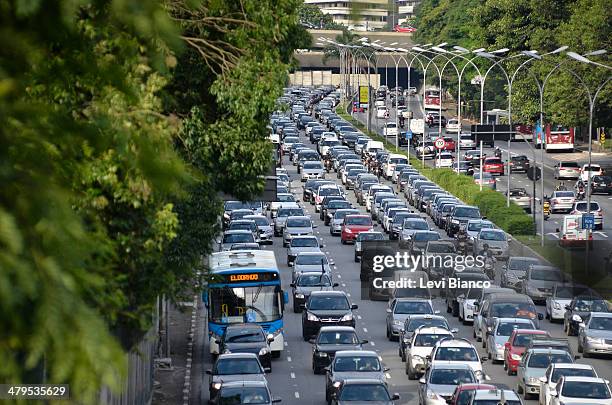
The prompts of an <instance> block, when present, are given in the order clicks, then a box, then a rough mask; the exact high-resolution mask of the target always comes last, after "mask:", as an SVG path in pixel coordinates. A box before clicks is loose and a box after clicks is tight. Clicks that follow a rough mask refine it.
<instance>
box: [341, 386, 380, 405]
mask: <svg viewBox="0 0 612 405" xmlns="http://www.w3.org/2000/svg"><path fill="white" fill-rule="evenodd" d="M339 399H340V401H359V402H362V401H390V400H391V398H390V396H389V392H388V391H387V389H386V388H385V386H384V385H383V384H348V385H345V386H344V388H343V389H342V391H341V392H340V398H339Z"/></svg>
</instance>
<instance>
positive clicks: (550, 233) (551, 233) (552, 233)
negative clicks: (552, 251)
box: [546, 232, 559, 239]
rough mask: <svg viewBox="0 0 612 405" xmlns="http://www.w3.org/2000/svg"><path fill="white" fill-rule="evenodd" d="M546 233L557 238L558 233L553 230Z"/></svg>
mask: <svg viewBox="0 0 612 405" xmlns="http://www.w3.org/2000/svg"><path fill="white" fill-rule="evenodd" d="M546 235H550V236H554V237H555V238H557V239H559V235H557V234H556V233H554V232H548V233H547V234H546Z"/></svg>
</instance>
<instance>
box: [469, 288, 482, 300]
mask: <svg viewBox="0 0 612 405" xmlns="http://www.w3.org/2000/svg"><path fill="white" fill-rule="evenodd" d="M481 295H482V288H470V289H469V291H468V293H467V299H469V300H475V299H478V298H480V296H481Z"/></svg>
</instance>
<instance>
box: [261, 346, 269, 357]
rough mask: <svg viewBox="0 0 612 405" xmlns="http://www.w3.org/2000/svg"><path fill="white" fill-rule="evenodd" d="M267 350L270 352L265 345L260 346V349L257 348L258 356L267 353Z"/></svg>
mask: <svg viewBox="0 0 612 405" xmlns="http://www.w3.org/2000/svg"><path fill="white" fill-rule="evenodd" d="M269 352H270V351H269V350H268V348H267V347H262V348H261V350H259V355H260V356H263V355H266V354H268V353H269Z"/></svg>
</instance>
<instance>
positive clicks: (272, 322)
mask: <svg viewBox="0 0 612 405" xmlns="http://www.w3.org/2000/svg"><path fill="white" fill-rule="evenodd" d="M209 269H210V279H209V281H208V285H207V286H206V289H205V290H204V293H203V294H202V299H203V301H204V303H205V305H206V308H207V309H208V337H209V348H210V353H211V354H219V345H218V344H217V343H216V340H217V339H219V338H220V337H221V336H222V335H223V332H224V330H225V327H226V326H227V325H229V324H236V323H246V322H249V323H256V324H258V325H261V327H262V328H263V329H264V331H265V332H266V333H267V334H268V335H270V334H271V335H273V337H274V340H273V341H272V343H270V347H271V349H272V355H273V356H275V357H278V356H280V354H281V350H283V349H284V348H285V341H284V336H283V311H284V309H285V303H286V302H287V300H288V295H287V293H285V292H284V291H283V290H282V287H281V275H280V271H279V269H278V265H277V264H276V258H275V257H274V252H272V251H266V250H245V251H228V252H218V253H213V254H211V255H210V257H209Z"/></svg>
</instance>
